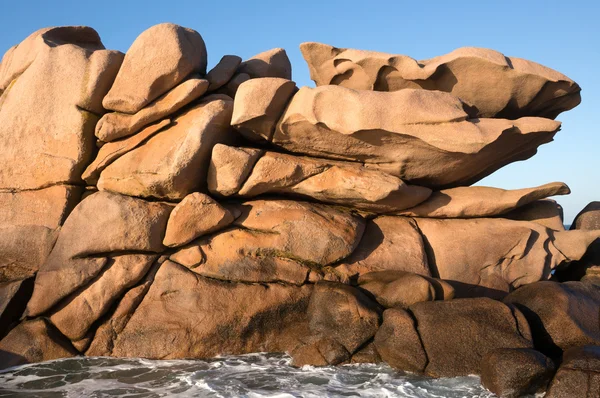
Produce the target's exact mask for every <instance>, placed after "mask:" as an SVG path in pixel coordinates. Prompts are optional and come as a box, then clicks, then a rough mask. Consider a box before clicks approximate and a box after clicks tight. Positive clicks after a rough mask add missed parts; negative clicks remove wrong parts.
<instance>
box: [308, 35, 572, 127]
mask: <svg viewBox="0 0 600 398" xmlns="http://www.w3.org/2000/svg"><path fill="white" fill-rule="evenodd" d="M300 49H301V51H302V55H303V56H304V59H305V60H306V62H307V63H308V67H309V69H310V77H311V79H313V80H314V81H315V83H317V86H321V85H327V84H339V85H341V86H344V87H349V88H353V89H358V90H376V91H396V90H403V89H407V88H411V89H415V88H416V89H425V90H439V91H446V92H449V93H452V94H453V95H454V96H456V97H459V98H461V99H462V100H463V101H465V102H466V104H467V105H469V106H470V107H471V108H472V109H471V111H470V112H471V113H472V116H473V117H501V118H508V119H517V118H519V117H523V116H542V117H547V118H552V119H554V118H555V117H556V116H557V115H558V114H560V113H561V112H564V111H567V110H569V109H572V108H574V107H575V106H577V105H578V104H579V103H580V102H581V96H580V91H581V88H580V87H579V85H578V84H577V83H575V82H574V81H573V80H571V79H569V78H568V77H567V76H565V75H563V74H562V73H559V72H557V71H555V70H552V69H550V68H547V67H545V66H543V65H540V64H538V63H535V62H532V61H527V60H524V59H521V58H515V57H506V56H504V55H503V54H501V53H499V52H497V51H494V50H489V49H485V48H475V47H463V48H459V49H457V50H454V51H452V52H451V53H448V54H446V55H442V56H440V57H435V58H431V59H428V60H423V61H416V60H414V59H412V58H410V57H407V56H405V55H393V54H386V53H379V52H374V51H361V50H353V49H345V48H336V47H332V46H329V45H326V44H321V43H302V44H301V45H300Z"/></svg>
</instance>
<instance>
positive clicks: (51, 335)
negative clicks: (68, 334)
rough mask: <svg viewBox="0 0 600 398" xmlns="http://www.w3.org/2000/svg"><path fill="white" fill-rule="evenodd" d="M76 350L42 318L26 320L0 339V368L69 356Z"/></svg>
mask: <svg viewBox="0 0 600 398" xmlns="http://www.w3.org/2000/svg"><path fill="white" fill-rule="evenodd" d="M75 355H77V351H76V350H75V349H74V348H73V347H72V346H71V345H70V343H69V342H68V340H66V339H65V338H64V337H62V336H61V335H60V333H58V332H56V331H55V330H54V328H53V327H52V326H51V325H50V324H49V323H48V322H47V321H46V320H44V319H35V320H32V321H26V322H23V323H21V324H20V325H19V326H17V327H16V328H14V329H13V330H11V331H10V332H9V333H8V335H7V336H6V337H4V338H3V339H2V341H0V368H2V369H5V368H10V367H13V366H18V365H24V364H27V363H34V362H42V361H50V360H52V359H58V358H69V357H72V356H75Z"/></svg>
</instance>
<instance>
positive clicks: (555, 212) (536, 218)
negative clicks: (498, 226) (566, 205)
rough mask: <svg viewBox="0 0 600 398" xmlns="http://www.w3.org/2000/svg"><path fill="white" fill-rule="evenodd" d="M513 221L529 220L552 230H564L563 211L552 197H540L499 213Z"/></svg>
mask: <svg viewBox="0 0 600 398" xmlns="http://www.w3.org/2000/svg"><path fill="white" fill-rule="evenodd" d="M499 217H501V218H508V219H509V220H515V221H531V222H534V223H536V224H540V225H542V226H544V227H546V228H549V229H552V230H554V231H564V230H565V224H564V211H563V208H562V206H561V205H559V204H558V203H557V202H556V201H555V200H552V199H541V200H536V201H535V202H531V203H529V204H526V205H525V206H522V207H518V208H516V209H514V210H511V211H509V212H508V213H504V214H502V215H500V216H499Z"/></svg>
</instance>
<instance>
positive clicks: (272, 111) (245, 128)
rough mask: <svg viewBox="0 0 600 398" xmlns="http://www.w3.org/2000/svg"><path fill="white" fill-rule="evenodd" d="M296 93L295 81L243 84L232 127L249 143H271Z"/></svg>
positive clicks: (234, 111) (238, 94)
mask: <svg viewBox="0 0 600 398" xmlns="http://www.w3.org/2000/svg"><path fill="white" fill-rule="evenodd" d="M296 90H297V87H296V83H294V82H293V81H291V80H286V79H281V78H275V77H267V78H260V79H251V80H248V81H246V82H244V83H243V84H241V85H240V86H239V89H238V90H237V92H236V95H235V101H234V104H233V116H232V118H231V125H232V126H233V127H235V128H236V129H237V130H238V131H239V132H240V133H241V134H242V135H243V136H245V137H246V138H248V139H250V140H253V141H265V140H266V141H270V140H271V138H272V137H273V133H274V132H275V125H276V124H277V121H278V120H279V118H280V117H281V115H283V111H284V110H285V107H286V106H287V104H288V102H289V101H290V99H291V98H292V96H293V95H294V93H295V92H296Z"/></svg>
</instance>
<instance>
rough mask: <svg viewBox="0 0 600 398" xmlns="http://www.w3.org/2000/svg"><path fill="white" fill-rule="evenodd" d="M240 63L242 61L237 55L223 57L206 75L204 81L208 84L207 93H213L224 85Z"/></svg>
mask: <svg viewBox="0 0 600 398" xmlns="http://www.w3.org/2000/svg"><path fill="white" fill-rule="evenodd" d="M241 63H242V59H241V58H240V57H238V56H237V55H224V56H223V58H221V60H220V61H219V63H218V64H217V65H215V67H214V68H212V69H211V70H210V72H208V73H207V74H206V80H208V82H209V83H210V86H209V87H208V91H209V92H211V91H215V90H217V89H219V88H221V87H222V86H224V85H226V84H227V82H229V80H231V78H232V77H233V75H234V74H235V72H236V70H237V68H238V66H240V64H241Z"/></svg>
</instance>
